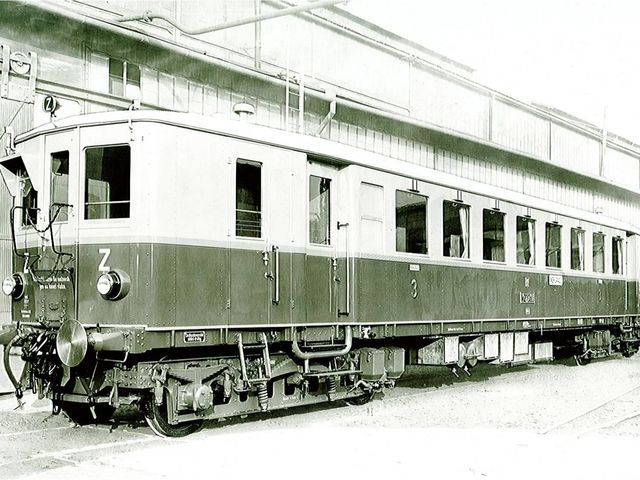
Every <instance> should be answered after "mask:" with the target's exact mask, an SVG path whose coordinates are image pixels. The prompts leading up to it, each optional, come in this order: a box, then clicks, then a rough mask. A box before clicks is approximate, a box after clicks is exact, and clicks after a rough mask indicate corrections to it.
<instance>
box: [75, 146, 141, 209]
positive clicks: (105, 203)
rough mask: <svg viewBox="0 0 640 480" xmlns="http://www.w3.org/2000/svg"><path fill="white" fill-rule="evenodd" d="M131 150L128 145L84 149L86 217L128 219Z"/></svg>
mask: <svg viewBox="0 0 640 480" xmlns="http://www.w3.org/2000/svg"><path fill="white" fill-rule="evenodd" d="M130 204H131V149H130V147H129V145H117V146H108V147H92V148H87V149H86V150H85V182H84V218H85V219H86V220H97V219H109V218H129V216H130Z"/></svg>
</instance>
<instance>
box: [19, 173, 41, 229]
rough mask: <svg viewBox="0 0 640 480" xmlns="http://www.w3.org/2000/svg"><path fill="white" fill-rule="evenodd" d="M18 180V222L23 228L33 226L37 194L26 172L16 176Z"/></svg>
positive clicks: (36, 214) (36, 212) (35, 217)
mask: <svg viewBox="0 0 640 480" xmlns="http://www.w3.org/2000/svg"><path fill="white" fill-rule="evenodd" d="M18 176H19V178H20V199H21V202H20V206H21V207H22V210H21V211H20V221H21V224H22V225H23V226H25V227H26V226H29V225H35V224H36V222H37V221H38V192H37V191H36V190H35V189H34V188H33V184H32V183H31V179H30V178H29V175H28V174H27V173H26V172H24V171H23V172H22V173H19V174H18Z"/></svg>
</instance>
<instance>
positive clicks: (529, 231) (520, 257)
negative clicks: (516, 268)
mask: <svg viewBox="0 0 640 480" xmlns="http://www.w3.org/2000/svg"><path fill="white" fill-rule="evenodd" d="M535 245H536V221H535V220H533V219H531V218H528V217H516V261H517V262H518V264H520V265H535V264H536V248H535Z"/></svg>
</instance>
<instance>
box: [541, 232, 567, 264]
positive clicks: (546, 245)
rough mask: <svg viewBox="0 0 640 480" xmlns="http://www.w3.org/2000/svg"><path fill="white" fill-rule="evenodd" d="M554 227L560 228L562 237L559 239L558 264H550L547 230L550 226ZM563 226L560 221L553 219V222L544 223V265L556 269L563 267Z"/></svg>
mask: <svg viewBox="0 0 640 480" xmlns="http://www.w3.org/2000/svg"><path fill="white" fill-rule="evenodd" d="M550 226H551V227H552V228H558V229H559V231H560V238H559V241H558V249H557V250H556V251H557V252H560V253H559V255H558V256H559V258H558V266H557V267H556V266H552V265H549V263H548V262H549V244H548V241H547V231H548V228H549V227H550ZM562 227H563V225H562V224H561V223H559V222H556V221H551V222H545V224H544V266H545V268H551V269H554V270H561V269H562Z"/></svg>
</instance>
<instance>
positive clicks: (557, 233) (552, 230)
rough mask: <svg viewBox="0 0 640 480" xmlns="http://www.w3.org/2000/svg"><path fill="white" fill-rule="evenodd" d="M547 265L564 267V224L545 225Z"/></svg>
mask: <svg viewBox="0 0 640 480" xmlns="http://www.w3.org/2000/svg"><path fill="white" fill-rule="evenodd" d="M545 237H546V238H545V240H546V247H547V250H546V254H547V255H546V256H547V261H546V265H547V267H552V268H560V267H562V244H561V238H562V225H558V224H556V223H547V224H546V225H545Z"/></svg>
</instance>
